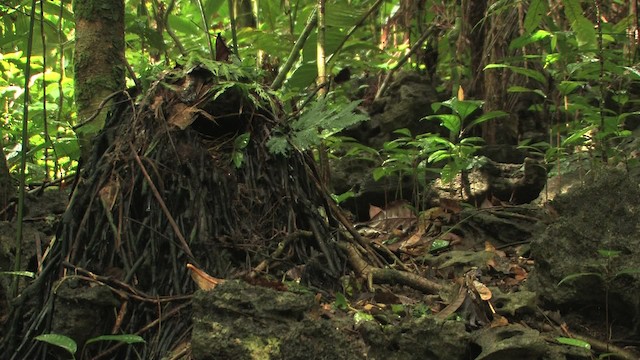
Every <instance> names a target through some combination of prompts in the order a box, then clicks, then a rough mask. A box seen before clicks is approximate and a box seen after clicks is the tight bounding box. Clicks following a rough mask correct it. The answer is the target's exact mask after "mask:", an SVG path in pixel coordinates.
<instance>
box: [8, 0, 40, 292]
mask: <svg viewBox="0 0 640 360" xmlns="http://www.w3.org/2000/svg"><path fill="white" fill-rule="evenodd" d="M29 19H30V21H29V35H28V37H27V61H26V63H25V65H24V67H25V69H24V96H23V99H24V105H23V114H22V148H21V149H20V180H19V181H20V187H19V189H18V220H17V221H18V224H17V231H16V255H15V258H14V261H13V270H14V271H20V268H21V267H22V264H21V258H22V222H23V219H24V196H25V185H26V174H25V173H26V169H27V152H28V150H29V81H30V79H31V53H32V52H33V28H34V24H35V19H36V0H31V15H30V16H29ZM18 281H19V279H18V277H17V276H14V277H13V282H12V284H11V291H10V293H9V296H10V297H11V298H14V297H16V296H17V295H18Z"/></svg>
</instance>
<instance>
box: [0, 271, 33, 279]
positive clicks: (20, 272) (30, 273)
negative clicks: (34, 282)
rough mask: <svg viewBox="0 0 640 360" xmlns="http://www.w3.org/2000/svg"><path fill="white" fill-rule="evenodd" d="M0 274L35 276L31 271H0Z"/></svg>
mask: <svg viewBox="0 0 640 360" xmlns="http://www.w3.org/2000/svg"><path fill="white" fill-rule="evenodd" d="M0 275H9V276H24V277H30V278H34V277H36V274H35V273H34V272H32V271H0Z"/></svg>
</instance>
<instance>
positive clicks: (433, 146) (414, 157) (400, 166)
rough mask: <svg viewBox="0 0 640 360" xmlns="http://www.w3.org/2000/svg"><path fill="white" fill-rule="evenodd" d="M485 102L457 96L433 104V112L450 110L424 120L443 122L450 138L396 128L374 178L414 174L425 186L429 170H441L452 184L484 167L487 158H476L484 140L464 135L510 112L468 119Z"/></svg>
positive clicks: (442, 175)
mask: <svg viewBox="0 0 640 360" xmlns="http://www.w3.org/2000/svg"><path fill="white" fill-rule="evenodd" d="M482 104H483V102H482V101H479V100H459V99H458V98H452V99H449V100H447V101H444V102H437V103H434V104H433V105H432V108H433V110H434V112H438V111H439V110H440V109H441V108H442V107H446V108H449V110H450V111H451V113H450V114H436V115H429V116H426V117H425V118H423V119H422V120H429V121H433V120H436V121H440V123H441V125H442V126H443V127H444V128H445V129H447V130H448V131H449V137H447V138H445V137H442V136H440V135H438V134H420V135H417V136H415V137H414V136H412V134H411V132H410V131H409V130H408V129H400V130H396V131H395V133H396V134H398V135H400V137H399V138H397V139H395V140H392V141H389V142H387V143H385V144H384V146H383V155H384V156H385V157H386V159H385V160H384V162H383V163H382V166H381V167H379V168H377V169H375V170H374V172H373V177H374V179H375V180H376V181H377V180H379V179H381V178H382V177H385V176H390V175H394V174H395V175H400V176H402V175H411V176H412V177H413V178H414V180H415V181H416V182H417V183H418V184H419V185H420V187H421V188H424V187H425V186H426V185H427V184H426V180H425V179H426V176H425V175H426V172H427V171H435V172H438V173H439V174H440V177H441V179H442V180H443V181H444V182H445V183H450V182H451V181H452V180H453V179H454V178H455V177H456V176H457V175H458V174H459V173H460V172H462V171H467V170H470V169H472V168H474V167H477V166H481V165H482V164H483V162H484V161H485V159H484V158H481V157H476V156H475V153H476V151H477V150H478V149H479V148H480V145H481V144H482V143H483V139H482V138H479V137H464V136H465V135H466V134H467V133H468V131H469V130H470V129H471V128H473V127H474V126H476V125H478V124H482V123H483V122H486V121H489V120H491V119H495V118H498V117H502V116H506V115H507V113H505V112H504V111H491V112H487V113H485V114H483V115H481V116H478V117H477V118H475V119H474V120H473V121H468V119H470V118H471V115H472V114H474V113H475V112H476V111H478V110H479V109H480V108H481V107H482ZM465 123H468V124H466V125H465Z"/></svg>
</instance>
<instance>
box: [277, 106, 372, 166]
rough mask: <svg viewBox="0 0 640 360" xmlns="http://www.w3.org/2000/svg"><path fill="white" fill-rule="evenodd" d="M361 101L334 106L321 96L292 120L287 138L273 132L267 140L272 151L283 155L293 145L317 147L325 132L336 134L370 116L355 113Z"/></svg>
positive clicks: (300, 148)
mask: <svg viewBox="0 0 640 360" xmlns="http://www.w3.org/2000/svg"><path fill="white" fill-rule="evenodd" d="M359 104H360V101H353V102H350V103H348V104H346V105H345V106H342V107H340V108H335V107H330V106H329V105H328V104H327V100H326V99H325V98H323V99H319V100H317V101H316V102H314V103H312V104H311V105H310V106H309V108H308V109H307V111H305V112H304V113H303V114H302V115H301V116H300V117H299V118H297V119H293V120H291V121H290V122H289V125H290V129H291V131H290V132H289V134H288V135H289V136H288V139H286V138H284V137H283V136H282V135H274V136H272V137H271V139H269V141H268V142H267V146H268V147H269V150H270V151H271V152H272V153H274V154H282V155H286V154H287V152H288V151H289V150H290V147H291V146H293V147H294V148H296V149H299V150H301V151H304V150H308V149H310V148H312V147H314V146H317V145H319V144H320V142H321V141H322V139H323V136H322V135H323V134H324V135H327V134H334V133H336V132H338V131H340V130H343V129H345V128H347V127H349V126H352V125H354V124H357V123H359V122H361V121H364V120H367V119H368V117H367V116H365V115H363V114H358V113H355V112H354V110H355V109H356V107H357V106H358V105H359ZM287 140H288V141H287Z"/></svg>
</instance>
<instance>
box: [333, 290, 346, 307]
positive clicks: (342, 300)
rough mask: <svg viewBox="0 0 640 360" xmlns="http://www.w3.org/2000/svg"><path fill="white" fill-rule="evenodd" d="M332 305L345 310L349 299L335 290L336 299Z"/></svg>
mask: <svg viewBox="0 0 640 360" xmlns="http://www.w3.org/2000/svg"><path fill="white" fill-rule="evenodd" d="M333 306H335V307H336V308H338V309H340V310H346V309H348V308H349V301H347V298H346V297H345V296H344V295H343V294H342V293H340V292H336V301H334V303H333Z"/></svg>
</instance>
